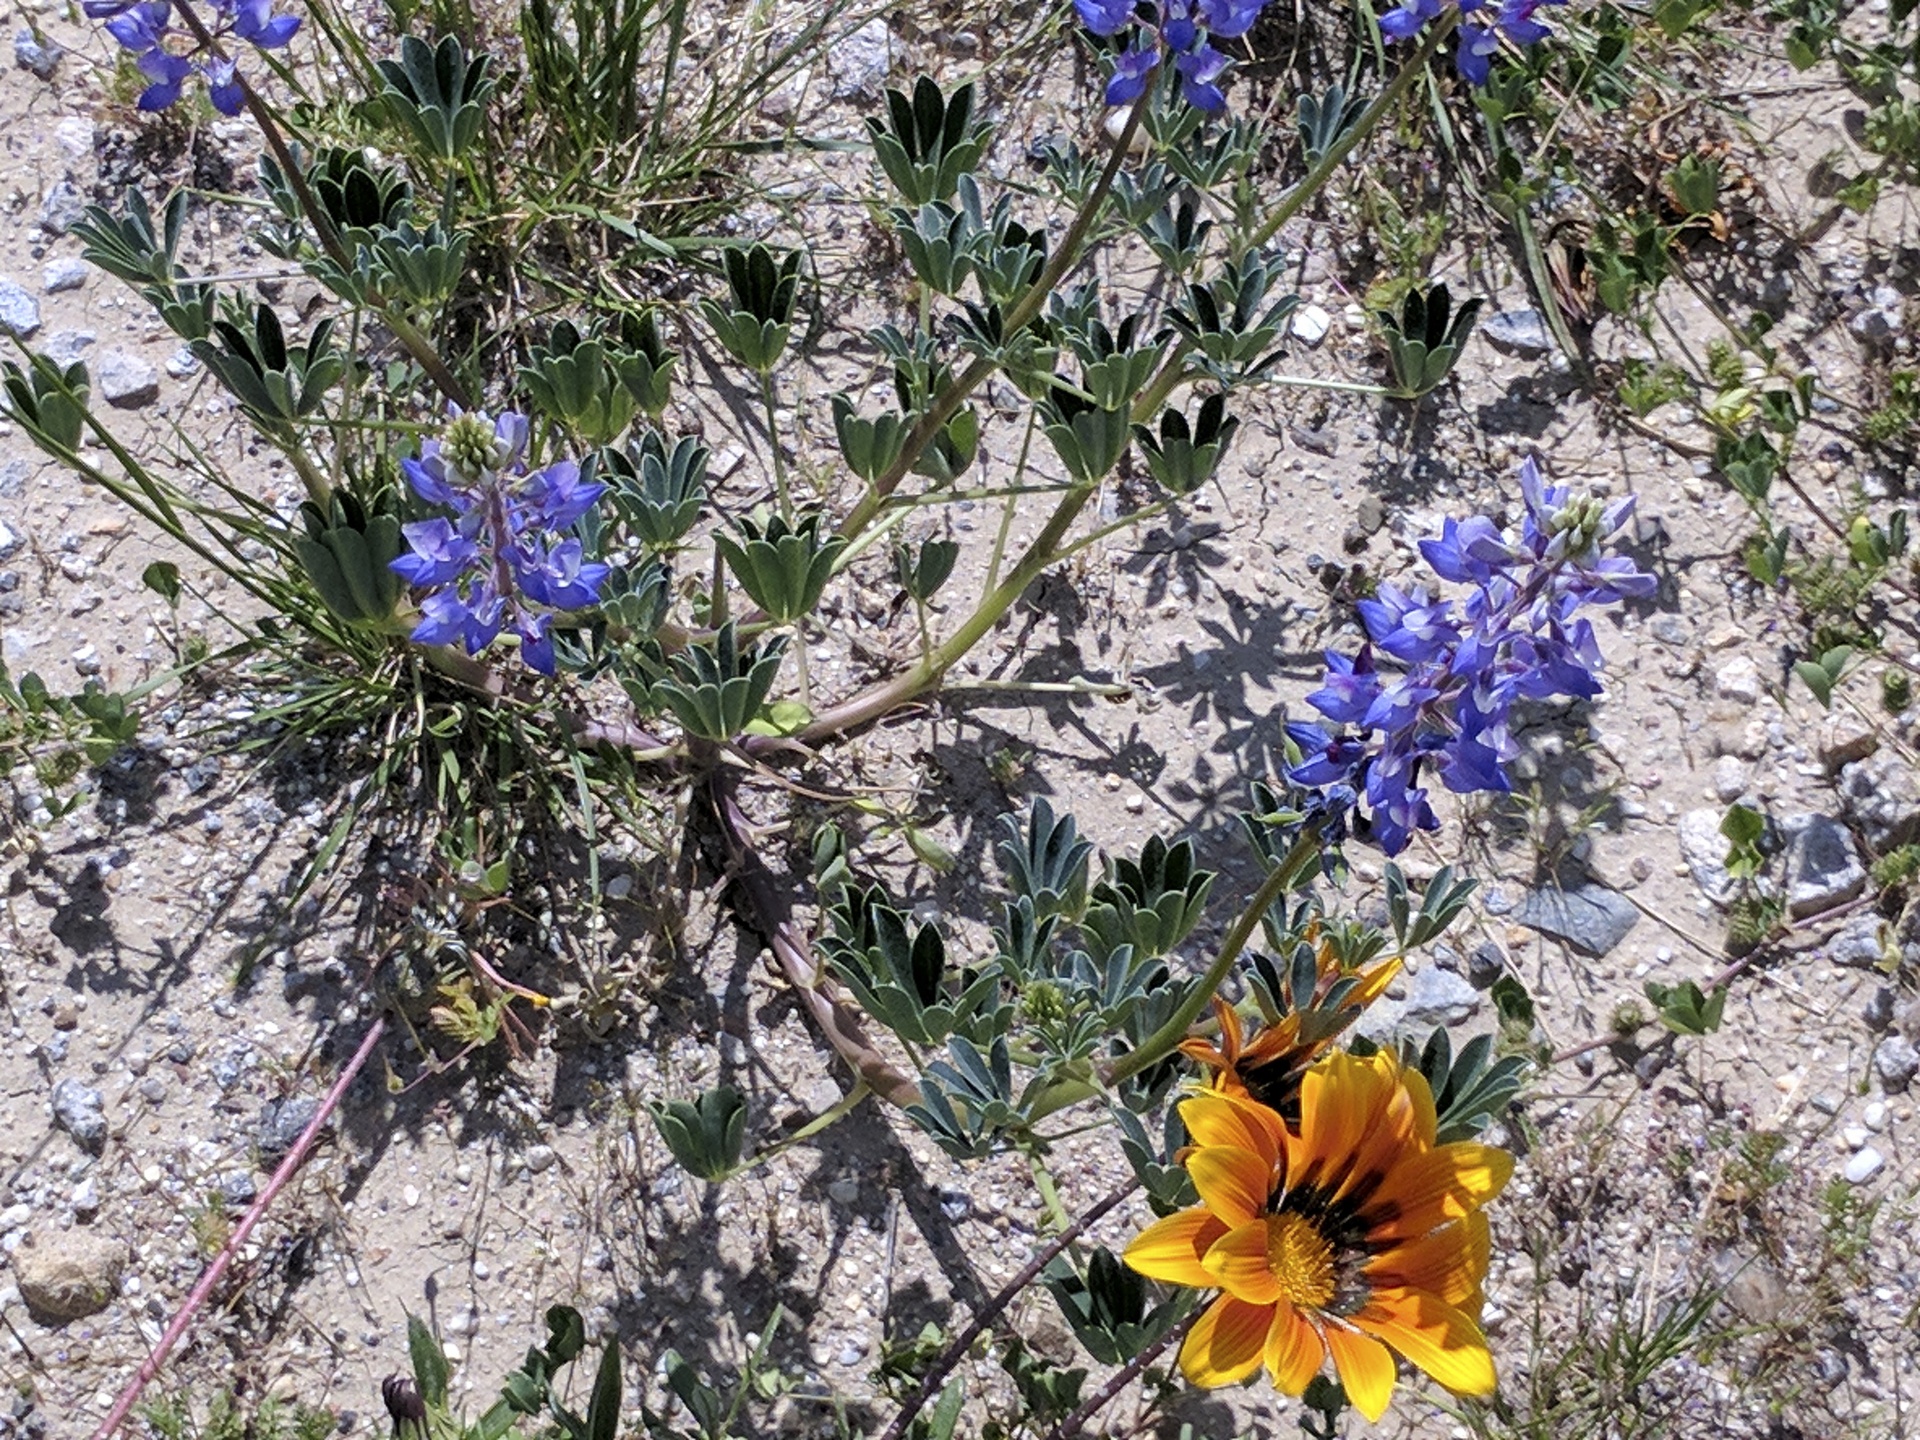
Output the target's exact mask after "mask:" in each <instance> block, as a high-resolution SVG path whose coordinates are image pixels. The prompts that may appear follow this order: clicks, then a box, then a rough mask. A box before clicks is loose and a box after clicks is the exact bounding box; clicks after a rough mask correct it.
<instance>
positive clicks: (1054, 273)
mask: <svg viewBox="0 0 1920 1440" xmlns="http://www.w3.org/2000/svg"><path fill="white" fill-rule="evenodd" d="M1152 83H1153V79H1152V77H1151V76H1149V77H1148V80H1147V84H1148V85H1149V86H1151V85H1152ZM1145 114H1146V105H1145V103H1144V102H1143V103H1140V104H1136V105H1135V106H1134V107H1133V109H1132V110H1131V111H1130V112H1129V113H1128V115H1127V123H1126V126H1125V128H1123V129H1122V130H1121V132H1120V137H1119V138H1118V139H1117V140H1115V141H1114V142H1113V152H1112V153H1111V154H1110V155H1108V156H1107V163H1106V166H1105V168H1103V169H1102V170H1101V172H1100V178H1099V180H1097V181H1096V182H1095V183H1094V187H1093V189H1092V190H1090V191H1089V192H1088V193H1087V198H1086V200H1085V201H1084V202H1083V203H1082V204H1081V206H1080V211H1079V213H1078V214H1077V215H1075V216H1074V217H1073V224H1072V225H1071V226H1070V227H1069V228H1068V230H1067V233H1066V235H1065V236H1064V237H1063V238H1062V239H1061V241H1060V246H1059V248H1058V249H1057V250H1055V251H1054V252H1053V253H1052V254H1051V255H1050V256H1049V257H1048V259H1047V264H1046V268H1045V269H1043V270H1042V271H1041V272H1040V275H1039V278H1037V279H1036V280H1035V281H1034V282H1033V284H1032V285H1031V286H1029V287H1028V288H1027V290H1026V293H1024V294H1023V295H1021V297H1020V299H1019V301H1018V302H1017V303H1016V304H1015V305H1014V307H1013V309H1012V310H1010V311H1009V312H1008V313H1007V318H1006V321H1005V323H1004V325H1003V326H1002V329H1001V334H1002V337H1003V339H1004V341H1005V342H1009V343H1010V342H1011V341H1012V340H1013V338H1014V337H1015V336H1016V335H1018V334H1019V333H1020V331H1021V330H1023V329H1025V328H1026V326H1027V323H1028V322H1029V321H1031V320H1032V319H1033V317H1034V316H1036V315H1038V314H1039V313H1040V307H1041V306H1042V305H1044V304H1045V303H1046V300H1047V296H1048V295H1050V294H1052V293H1053V289H1054V287H1055V286H1056V285H1058V284H1059V283H1060V281H1061V279H1062V278H1063V277H1064V276H1065V275H1066V273H1067V271H1068V270H1070V269H1071V268H1072V267H1073V265H1074V263H1075V261H1077V260H1078V259H1079V257H1080V247H1081V246H1082V245H1084V244H1085V243H1086V238H1087V233H1088V232H1089V231H1090V230H1091V229H1092V228H1093V224H1094V221H1096V220H1097V219H1098V218H1099V216H1100V211H1101V210H1102V209H1103V208H1105V206H1106V203H1107V192H1108V191H1109V190H1111V189H1112V188H1113V182H1114V177H1116V176H1117V175H1118V174H1119V173H1120V167H1121V165H1122V164H1124V163H1125V161H1126V158H1127V154H1128V152H1129V151H1130V150H1131V149H1132V148H1133V137H1134V136H1135V135H1136V134H1137V133H1139V130H1140V121H1141V118H1142V117H1143V116H1144V115H1145ZM998 368H999V366H998V365H996V364H995V362H993V361H992V360H989V359H986V358H984V357H982V358H980V359H977V360H975V361H974V362H973V364H971V365H969V366H968V367H967V368H966V370H965V371H964V372H962V373H961V375H960V376H959V377H958V378H957V379H955V380H954V381H953V382H952V383H951V384H949V385H948V386H947V388H946V389H945V390H943V391H942V392H941V393H940V395H939V396H938V398H936V399H935V401H934V402H933V405H932V406H931V407H930V408H929V409H928V410H927V413H926V414H924V415H922V416H921V417H920V419H919V421H918V422H917V423H916V424H915V425H914V427H913V429H912V430H910V431H908V432H907V438H906V441H905V443H904V444H903V445H902V446H901V447H900V456H899V458H898V459H897V460H895V461H894V462H893V464H892V465H890V466H888V467H887V471H886V473H885V474H884V475H882V476H881V477H880V478H879V479H878V480H876V481H874V482H873V486H872V488H871V489H869V490H868V491H867V493H866V494H865V495H863V496H861V497H860V503H859V504H857V505H855V506H854V507H853V513H852V514H850V515H849V516H847V518H846V520H845V522H844V523H843V524H842V525H841V526H840V533H841V534H842V535H844V536H846V537H847V538H848V539H852V538H853V537H854V536H856V535H858V534H859V533H860V532H861V531H862V530H864V529H866V528H867V526H868V525H869V524H871V523H872V521H873V517H874V516H875V515H876V514H878V513H879V510H880V507H881V506H882V505H884V504H885V503H886V500H887V497H888V496H889V495H891V494H892V493H893V491H894V489H895V487H896V486H898V485H899V484H900V482H901V481H902V480H904V479H905V478H906V477H907V474H908V472H909V471H911V470H912V469H913V467H914V464H915V462H917V461H918V460H919V458H920V456H921V455H922V454H923V453H924V452H925V450H926V448H927V446H928V445H930V444H932V443H933V437H934V436H936V435H938V434H939V433H940V431H941V430H942V429H944V428H945V427H946V424H947V422H948V421H949V420H951V419H952V418H953V417H954V415H955V414H957V413H958V411H959V409H960V407H961V405H963V404H964V403H965V402H966V398H967V397H968V396H969V395H971V394H972V393H973V392H974V391H975V390H977V389H979V388H980V386H982V385H984V384H985V383H986V381H987V377H988V376H990V375H992V374H993V372H994V371H995V370H997V369H998Z"/></svg>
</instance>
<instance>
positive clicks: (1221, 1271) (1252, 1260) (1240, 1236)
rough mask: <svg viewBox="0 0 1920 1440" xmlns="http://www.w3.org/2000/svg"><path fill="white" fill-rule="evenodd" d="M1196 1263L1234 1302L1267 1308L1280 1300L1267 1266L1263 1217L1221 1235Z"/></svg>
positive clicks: (1275, 1281) (1269, 1268)
mask: <svg viewBox="0 0 1920 1440" xmlns="http://www.w3.org/2000/svg"><path fill="white" fill-rule="evenodd" d="M1200 1263H1201V1264H1202V1265H1203V1266H1204V1267H1205V1268H1206V1271H1207V1274H1209V1275H1211V1276H1212V1277H1213V1283H1214V1284H1216V1285H1218V1286H1219V1287H1220V1288H1221V1289H1222V1290H1225V1291H1226V1292H1227V1293H1228V1294H1229V1295H1231V1296H1233V1298H1234V1299H1236V1300H1245V1301H1246V1302H1247V1303H1248V1304H1250V1305H1271V1304H1273V1302H1274V1301H1276V1300H1278V1299H1279V1298H1280V1282H1279V1281H1278V1280H1276V1279H1274V1278H1273V1267H1272V1266H1271V1265H1269V1264H1268V1263H1267V1221H1266V1217H1265V1216H1262V1217H1261V1218H1260V1219H1258V1220H1254V1221H1250V1222H1249V1223H1248V1224H1245V1225H1238V1226H1235V1227H1234V1228H1233V1229H1231V1230H1229V1231H1228V1232H1227V1233H1226V1234H1225V1235H1222V1236H1221V1237H1220V1238H1219V1239H1218V1240H1216V1241H1214V1243H1213V1248H1212V1249H1211V1250H1209V1251H1207V1253H1206V1256H1205V1258H1204V1259H1202V1260H1201V1262H1200Z"/></svg>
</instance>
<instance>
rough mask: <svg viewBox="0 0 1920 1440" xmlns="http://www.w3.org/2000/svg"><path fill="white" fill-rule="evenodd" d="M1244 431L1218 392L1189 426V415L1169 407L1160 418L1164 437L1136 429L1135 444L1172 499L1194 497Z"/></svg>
mask: <svg viewBox="0 0 1920 1440" xmlns="http://www.w3.org/2000/svg"><path fill="white" fill-rule="evenodd" d="M1239 429H1240V422H1239V420H1237V419H1235V418H1234V417H1233V416H1231V415H1228V414H1227V397H1226V393H1225V392H1224V391H1215V392H1214V393H1213V394H1211V395H1208V396H1207V397H1206V398H1205V399H1203V400H1201V402H1200V411H1199V414H1198V415H1197V416H1196V418H1195V419H1194V420H1193V421H1192V422H1191V423H1189V421H1188V420H1187V417H1186V414H1185V412H1183V411H1181V410H1180V409H1178V408H1176V407H1175V406H1172V405H1169V406H1168V407H1167V408H1166V409H1165V410H1163V411H1162V412H1161V414H1160V433H1159V434H1158V435H1155V434H1154V432H1153V431H1151V430H1149V429H1148V428H1147V427H1146V426H1144V425H1136V426H1134V427H1133V438H1134V442H1135V443H1136V444H1137V445H1139V447H1140V451H1141V453H1142V454H1143V455H1145V456H1146V458H1147V471H1148V473H1149V474H1151V475H1152V476H1153V478H1154V479H1155V480H1156V481H1158V482H1159V484H1160V486H1161V488H1163V489H1164V490H1166V491H1167V493H1169V494H1171V495H1179V496H1185V495H1191V494H1193V493H1194V492H1195V491H1196V490H1198V489H1199V488H1200V487H1201V486H1202V485H1204V484H1206V483H1207V481H1209V480H1211V479H1212V478H1213V475H1214V472H1215V471H1216V470H1218V469H1219V466H1220V460H1221V458H1222V457H1223V456H1224V455H1225V454H1226V452H1227V447H1228V446H1230V445H1231V444H1232V443H1233V437H1234V435H1235V434H1236V433H1237V432H1238V431H1239Z"/></svg>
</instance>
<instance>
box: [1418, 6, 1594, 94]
mask: <svg viewBox="0 0 1920 1440" xmlns="http://www.w3.org/2000/svg"><path fill="white" fill-rule="evenodd" d="M1448 3H1451V4H1452V5H1453V7H1454V8H1455V9H1456V10H1458V11H1459V12H1460V17H1461V19H1460V36H1459V40H1458V42H1457V44H1456V46H1455V49H1454V53H1453V63H1454V68H1455V69H1457V70H1458V71H1459V72H1460V76H1461V78H1462V79H1463V80H1465V81H1466V82H1467V83H1468V84H1469V85H1484V84H1486V83H1487V76H1488V75H1489V74H1490V73H1492V69H1493V57H1494V55H1495V54H1496V53H1498V51H1499V49H1500V42H1501V41H1502V40H1505V41H1507V42H1509V43H1510V44H1513V45H1518V46H1523V47H1524V46H1527V45H1536V44H1538V43H1539V42H1540V41H1542V40H1544V39H1546V38H1547V36H1549V35H1551V34H1552V33H1553V32H1552V31H1551V30H1549V29H1548V28H1547V27H1546V26H1545V25H1542V24H1541V23H1540V22H1539V21H1538V20H1536V19H1534V18H1533V17H1534V12H1535V11H1537V10H1538V9H1539V8H1540V7H1541V6H1542V5H1564V4H1566V3H1567V0H1401V3H1400V4H1399V5H1397V6H1395V7H1394V8H1393V9H1391V10H1389V11H1387V12H1386V13H1385V14H1383V15H1382V16H1381V17H1380V33H1381V34H1383V35H1385V36H1386V37H1387V38H1388V39H1390V40H1411V39H1412V38H1413V37H1414V36H1416V35H1418V34H1419V33H1420V32H1421V31H1422V30H1424V29H1426V28H1427V25H1428V24H1429V23H1430V22H1432V21H1434V20H1437V19H1439V18H1440V15H1441V14H1442V13H1443V12H1444V11H1445V9H1446V7H1447V4H1448Z"/></svg>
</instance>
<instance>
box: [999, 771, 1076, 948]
mask: <svg viewBox="0 0 1920 1440" xmlns="http://www.w3.org/2000/svg"><path fill="white" fill-rule="evenodd" d="M1000 828H1001V831H1002V832H1003V833H1002V835H1001V838H1000V839H999V840H998V841H997V842H995V844H994V847H993V853H994V856H995V858H997V859H998V860H999V862H1000V873H1001V874H1002V875H1003V876H1004V877H1005V878H1006V882H1007V889H1008V890H1010V891H1011V892H1012V893H1013V894H1014V895H1015V896H1024V897H1026V898H1027V899H1028V900H1029V901H1031V902H1032V904H1033V912H1034V915H1035V917H1036V918H1037V919H1041V920H1044V919H1046V918H1047V917H1049V916H1053V915H1060V916H1064V917H1066V918H1067V919H1068V920H1075V921H1077V920H1078V919H1079V917H1080V913H1081V911H1082V910H1083V909H1084V908H1085V907H1086V903H1087V860H1088V858H1089V857H1090V856H1091V855H1092V854H1093V842H1092V841H1090V840H1085V839H1082V838H1081V836H1080V830H1079V825H1078V823H1077V822H1076V821H1075V820H1074V818H1073V816H1071V815H1064V814H1063V815H1060V816H1058V817H1057V818H1056V817H1055V815H1054V813H1053V806H1052V805H1050V804H1049V803H1048V802H1047V799H1046V797H1045V796H1044V795H1039V796H1035V797H1034V801H1033V806H1032V808H1031V809H1030V810H1029V811H1028V812H1027V819H1026V823H1025V824H1024V825H1023V824H1021V822H1020V819H1019V817H1017V816H1014V815H1002V816H1001V817H1000Z"/></svg>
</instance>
